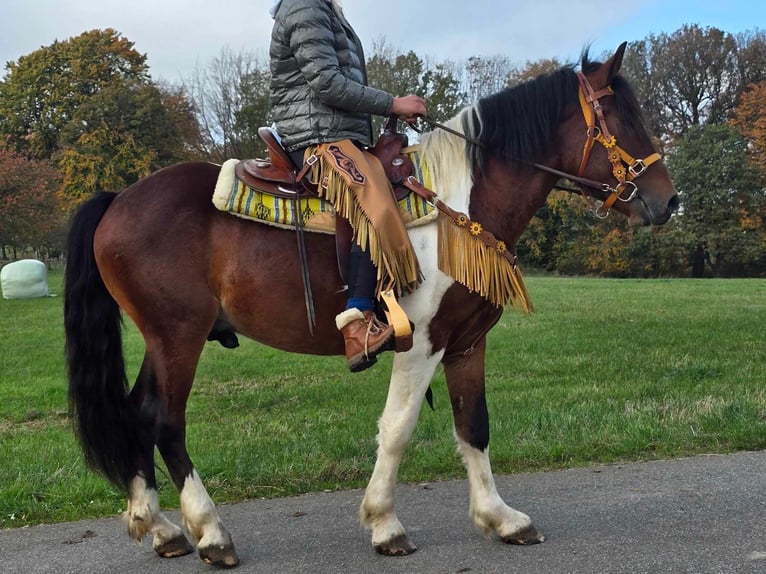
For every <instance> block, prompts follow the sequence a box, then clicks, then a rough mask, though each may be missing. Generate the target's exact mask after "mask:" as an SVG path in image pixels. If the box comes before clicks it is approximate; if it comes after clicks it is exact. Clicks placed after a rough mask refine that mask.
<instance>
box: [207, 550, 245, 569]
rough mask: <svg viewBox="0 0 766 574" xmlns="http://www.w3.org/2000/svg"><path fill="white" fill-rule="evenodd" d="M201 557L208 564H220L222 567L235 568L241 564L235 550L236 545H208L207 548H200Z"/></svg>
mask: <svg viewBox="0 0 766 574" xmlns="http://www.w3.org/2000/svg"><path fill="white" fill-rule="evenodd" d="M198 550H199V557H200V558H202V560H203V561H204V562H205V563H206V564H210V565H211V566H219V567H220V568H234V566H236V565H237V564H239V558H238V557H237V553H236V552H235V551H234V546H233V545H229V546H208V547H207V548H199V549H198Z"/></svg>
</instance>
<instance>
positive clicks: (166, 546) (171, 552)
mask: <svg viewBox="0 0 766 574" xmlns="http://www.w3.org/2000/svg"><path fill="white" fill-rule="evenodd" d="M154 551H155V552H156V553H157V554H159V555H160V556H161V557H162V558H175V557H176V556H186V555H187V554H189V553H191V552H194V546H192V545H191V543H190V542H189V541H188V540H187V538H186V536H184V535H183V534H179V535H178V536H176V537H175V538H171V539H170V540H168V541H167V542H163V543H162V544H160V545H159V546H155V547H154Z"/></svg>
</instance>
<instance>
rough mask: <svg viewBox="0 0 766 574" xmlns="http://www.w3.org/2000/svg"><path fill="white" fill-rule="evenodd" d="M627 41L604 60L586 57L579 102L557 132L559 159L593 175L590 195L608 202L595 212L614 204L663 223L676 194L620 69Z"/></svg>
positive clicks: (642, 221)
mask: <svg viewBox="0 0 766 574" xmlns="http://www.w3.org/2000/svg"><path fill="white" fill-rule="evenodd" d="M626 45H627V44H626V43H623V44H622V45H621V46H620V47H619V48H618V49H617V51H616V52H615V54H614V55H613V56H612V57H611V58H609V60H607V61H606V62H604V63H603V64H602V63H596V62H590V61H589V60H588V57H587V55H586V56H584V57H583V61H582V72H580V73H578V79H579V84H580V87H579V96H578V100H579V104H578V105H576V106H573V107H572V109H571V111H570V113H568V114H567V116H566V118H565V119H564V121H563V122H562V124H561V126H560V129H559V132H558V133H559V138H560V142H561V143H562V149H561V151H562V156H561V161H562V164H563V167H564V170H565V171H568V172H569V173H575V174H577V175H578V176H579V177H580V178H583V179H585V180H589V181H586V182H585V184H584V185H583V190H584V192H585V193H586V194H587V195H590V196H592V197H595V198H596V199H599V200H601V201H603V202H604V203H603V206H602V207H600V208H599V209H598V211H597V215H599V216H602V217H605V216H606V213H608V210H609V209H610V208H614V209H616V210H617V211H619V212H621V213H623V214H625V215H627V216H628V217H629V218H630V222H631V223H632V224H633V225H637V226H638V225H660V224H663V223H665V222H666V221H667V220H668V219H669V218H670V216H671V215H672V213H673V212H674V211H675V210H676V209H677V208H678V196H677V194H676V190H675V187H674V186H673V182H672V181H671V179H670V174H669V173H668V170H667V168H666V167H665V165H664V163H663V162H662V160H661V159H660V156H659V155H658V154H657V153H656V151H655V149H654V145H653V144H652V141H651V138H650V137H649V134H648V133H647V131H646V127H645V126H644V122H643V117H642V114H641V109H640V107H639V104H638V101H637V100H636V97H635V95H634V94H633V91H632V90H631V88H630V86H629V85H628V83H627V82H626V81H625V79H624V78H622V77H621V76H620V75H619V71H620V66H621V65H622V57H623V54H624V53H625V47H626ZM580 183H581V184H582V183H583V182H580Z"/></svg>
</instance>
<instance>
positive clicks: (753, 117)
mask: <svg viewBox="0 0 766 574" xmlns="http://www.w3.org/2000/svg"><path fill="white" fill-rule="evenodd" d="M732 125H734V126H735V127H736V128H737V129H739V131H740V132H742V134H743V135H744V136H745V137H746V138H747V139H748V141H749V142H750V144H751V146H752V147H751V152H752V155H753V158H754V159H755V161H756V162H757V163H758V165H759V166H760V168H761V172H762V173H763V174H764V175H765V176H766V81H763V82H760V83H758V84H751V85H750V86H749V87H748V89H747V91H745V92H744V93H743V94H742V97H741V99H740V102H739V105H738V106H737V108H736V110H735V113H734V118H733V119H732Z"/></svg>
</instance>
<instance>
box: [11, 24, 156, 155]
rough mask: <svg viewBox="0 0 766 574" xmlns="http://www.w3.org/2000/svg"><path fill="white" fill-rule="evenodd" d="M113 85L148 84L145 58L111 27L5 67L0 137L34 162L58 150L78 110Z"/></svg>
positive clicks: (58, 42) (91, 32) (46, 49)
mask: <svg viewBox="0 0 766 574" xmlns="http://www.w3.org/2000/svg"><path fill="white" fill-rule="evenodd" d="M115 82H138V83H148V82H149V72H148V68H147V65H146V56H145V55H143V54H140V53H138V52H137V51H136V50H135V49H134V47H133V43H132V42H130V41H128V40H127V39H126V38H124V37H123V36H121V35H120V34H119V33H118V32H116V31H115V30H112V29H106V30H92V31H90V32H85V33H84V34H81V35H79V36H77V37H76V38H70V39H68V40H64V41H56V42H54V43H53V44H51V45H50V46H47V47H44V48H40V49H39V50H36V51H34V52H32V53H31V54H29V55H26V56H22V57H20V58H19V59H18V61H16V62H9V63H8V64H7V65H6V76H5V79H4V80H3V81H2V82H1V83H0V134H4V135H6V136H8V138H9V143H10V145H11V146H12V148H13V149H14V150H15V151H16V152H18V153H21V154H24V155H28V156H30V157H34V158H36V159H50V158H51V157H52V156H53V155H54V154H55V152H57V151H58V150H59V149H60V140H59V136H60V134H61V131H62V130H63V129H64V128H65V126H66V125H67V124H68V123H69V122H70V121H71V120H72V118H73V117H74V115H75V113H76V111H77V109H78V108H79V107H80V106H81V105H82V104H83V103H84V102H86V101H87V100H88V99H89V98H91V97H93V96H95V95H97V94H98V93H99V92H100V91H101V90H103V89H104V88H105V87H108V86H110V85H112V84H113V83H115Z"/></svg>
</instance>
